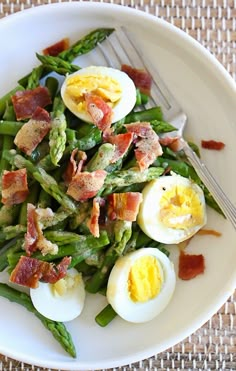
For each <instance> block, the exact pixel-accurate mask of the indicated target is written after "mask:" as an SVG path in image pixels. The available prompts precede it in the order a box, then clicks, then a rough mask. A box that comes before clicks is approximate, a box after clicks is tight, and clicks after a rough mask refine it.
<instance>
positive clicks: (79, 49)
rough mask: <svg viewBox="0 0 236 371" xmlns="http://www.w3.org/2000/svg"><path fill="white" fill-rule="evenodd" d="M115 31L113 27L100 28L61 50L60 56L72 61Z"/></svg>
mask: <svg viewBox="0 0 236 371" xmlns="http://www.w3.org/2000/svg"><path fill="white" fill-rule="evenodd" d="M113 31H114V29H113V28H98V29H96V30H94V31H92V32H90V33H89V34H88V35H86V36H84V37H83V38H82V39H81V40H79V41H77V42H76V43H75V44H73V45H72V46H71V47H70V48H69V49H67V50H64V51H63V52H61V53H60V54H59V57H60V58H62V59H64V60H65V61H68V62H72V61H73V60H74V59H75V58H76V57H78V56H80V55H82V54H86V53H88V52H90V51H91V50H92V49H94V48H95V47H96V46H97V44H98V43H101V42H102V41H103V40H105V39H106V37H108V36H109V35H110V34H111V33H112V32H113Z"/></svg>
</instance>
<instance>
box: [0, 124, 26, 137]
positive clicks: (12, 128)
mask: <svg viewBox="0 0 236 371" xmlns="http://www.w3.org/2000/svg"><path fill="white" fill-rule="evenodd" d="M22 125H23V123H22V122H17V121H2V120H1V121H0V134H2V135H10V136H13V137H14V136H15V135H16V134H17V133H18V131H19V130H20V128H21V127H22Z"/></svg>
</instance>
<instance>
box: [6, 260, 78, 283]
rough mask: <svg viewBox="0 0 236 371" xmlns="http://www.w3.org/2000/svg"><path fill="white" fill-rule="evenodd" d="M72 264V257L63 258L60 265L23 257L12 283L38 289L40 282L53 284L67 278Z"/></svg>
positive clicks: (14, 273) (12, 275)
mask: <svg viewBox="0 0 236 371" xmlns="http://www.w3.org/2000/svg"><path fill="white" fill-rule="evenodd" d="M70 262H71V258H70V257H65V258H63V259H62V261H61V262H60V263H59V264H57V265H55V264H52V263H48V262H45V261H42V260H38V259H35V258H31V257H28V256H21V258H20V260H19V261H18V263H17V265H16V267H15V269H14V270H13V271H12V273H11V275H10V282H12V283H16V284H18V285H22V286H26V287H30V288H33V289H35V288H37V287H38V282H39V281H40V280H42V281H44V282H48V283H52V284H53V283H55V282H57V281H58V280H60V279H61V278H64V277H65V275H66V273H67V268H68V266H69V265H70Z"/></svg>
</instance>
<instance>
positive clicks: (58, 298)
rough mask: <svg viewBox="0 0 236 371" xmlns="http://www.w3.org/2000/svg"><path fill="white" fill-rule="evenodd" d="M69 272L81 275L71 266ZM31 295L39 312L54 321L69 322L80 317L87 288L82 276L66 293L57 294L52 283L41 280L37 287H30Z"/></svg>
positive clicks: (72, 274)
mask: <svg viewBox="0 0 236 371" xmlns="http://www.w3.org/2000/svg"><path fill="white" fill-rule="evenodd" d="M68 274H69V275H70V276H72V277H74V276H76V275H80V273H78V272H77V270H76V269H74V268H71V269H69V270H68ZM30 297H31V300H32V303H33V305H34V307H35V308H36V309H37V311H38V312H39V313H41V314H42V315H43V316H45V317H46V318H49V319H51V320H53V321H60V322H67V321H71V320H73V319H75V318H76V317H78V316H79V315H80V314H81V312H82V310H83V307H84V301H85V288H84V283H83V280H82V277H81V275H80V279H79V280H78V282H77V284H75V285H74V286H73V287H72V288H70V289H68V290H67V291H66V293H65V294H64V295H55V294H54V293H53V290H52V284H50V283H45V282H39V286H38V287H37V288H36V289H30Z"/></svg>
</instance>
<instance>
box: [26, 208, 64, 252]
mask: <svg viewBox="0 0 236 371" xmlns="http://www.w3.org/2000/svg"><path fill="white" fill-rule="evenodd" d="M48 210H50V211H51V209H48ZM45 211H46V210H45ZM51 213H52V211H51ZM50 216H51V215H50ZM24 249H25V251H26V253H27V255H31V254H32V253H33V252H35V251H36V250H40V251H41V253H42V255H46V254H48V253H50V254H56V253H57V251H58V246H57V245H56V244H53V243H51V241H48V240H47V239H46V238H45V237H44V235H43V232H42V228H41V225H40V215H39V214H38V213H37V209H36V207H35V206H34V205H32V204H30V203H28V204H27V232H26V234H25V241H24Z"/></svg>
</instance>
